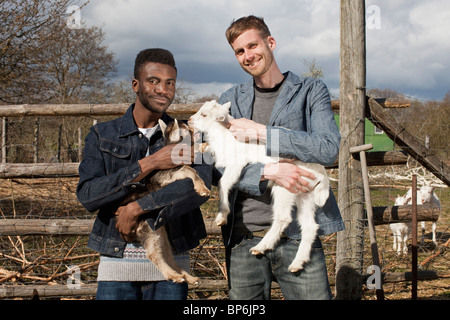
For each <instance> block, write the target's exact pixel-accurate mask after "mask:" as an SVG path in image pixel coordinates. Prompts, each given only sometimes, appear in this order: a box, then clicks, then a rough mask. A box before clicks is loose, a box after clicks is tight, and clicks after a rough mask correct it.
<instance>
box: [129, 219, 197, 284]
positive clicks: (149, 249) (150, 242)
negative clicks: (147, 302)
mask: <svg viewBox="0 0 450 320" xmlns="http://www.w3.org/2000/svg"><path fill="white" fill-rule="evenodd" d="M137 236H138V241H140V242H141V244H142V245H143V247H144V248H145V251H146V253H147V258H148V259H149V260H150V261H151V262H153V264H155V266H156V267H157V268H158V270H159V271H160V272H161V273H162V274H163V276H164V278H165V279H166V280H168V281H173V282H176V283H184V282H186V281H187V282H188V283H190V284H196V283H198V278H195V277H192V276H191V275H189V274H188V273H187V272H186V271H184V270H182V268H181V267H180V266H178V264H177V263H176V262H175V260H174V259H173V255H172V249H171V247H170V243H169V239H168V238H167V233H166V229H165V227H164V226H162V227H160V228H159V229H157V230H155V231H153V230H152V229H151V228H150V227H149V226H148V224H147V223H146V222H145V221H142V222H141V223H140V225H139V227H138V230H137Z"/></svg>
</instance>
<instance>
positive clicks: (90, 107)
mask: <svg viewBox="0 0 450 320" xmlns="http://www.w3.org/2000/svg"><path fill="white" fill-rule="evenodd" d="M367 99H370V97H367ZM375 101H376V102H377V103H378V104H379V105H381V106H383V107H384V108H408V107H409V106H410V103H409V101H399V100H395V99H375ZM129 106H130V104H129V103H116V104H20V105H2V106H1V107H0V117H26V116H29V117H31V116H110V115H117V116H118V115H122V114H124V113H125V111H126V110H127V109H128V107H129ZM201 106H202V103H187V104H181V103H180V104H172V105H171V106H170V107H169V109H168V110H167V113H168V114H169V115H176V116H179V117H183V116H187V115H192V114H194V113H195V112H197V110H198V109H199V108H200V107H201ZM331 108H332V109H333V110H334V111H337V110H339V100H332V101H331Z"/></svg>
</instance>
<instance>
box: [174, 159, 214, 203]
mask: <svg viewBox="0 0 450 320" xmlns="http://www.w3.org/2000/svg"><path fill="white" fill-rule="evenodd" d="M176 176H179V179H183V178H190V179H191V180H192V182H193V183H194V189H195V191H196V192H197V193H198V194H199V195H201V196H209V195H210V193H211V192H210V190H209V189H208V187H207V186H206V185H205V182H204V181H203V179H201V178H200V177H199V176H198V175H197V172H196V171H195V170H194V169H193V168H191V167H189V166H182V167H181V168H180V170H178V171H177V174H176ZM175 180H177V179H175Z"/></svg>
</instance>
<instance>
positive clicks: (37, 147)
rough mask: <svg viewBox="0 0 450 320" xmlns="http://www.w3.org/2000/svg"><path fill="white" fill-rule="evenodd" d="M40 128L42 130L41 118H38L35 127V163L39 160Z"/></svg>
mask: <svg viewBox="0 0 450 320" xmlns="http://www.w3.org/2000/svg"><path fill="white" fill-rule="evenodd" d="M39 130H40V122H39V118H37V120H36V126H35V128H34V143H33V144H34V161H33V162H34V163H38V162H39Z"/></svg>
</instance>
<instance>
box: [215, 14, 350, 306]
mask: <svg viewBox="0 0 450 320" xmlns="http://www.w3.org/2000/svg"><path fill="white" fill-rule="evenodd" d="M226 36H227V40H228V42H229V44H230V46H231V48H232V49H233V51H234V53H235V56H236V58H237V60H238V62H239V64H240V66H241V67H242V68H243V69H244V71H246V72H247V73H249V74H250V75H252V77H253V78H252V80H251V81H249V82H247V83H244V84H241V85H237V86H235V87H233V88H231V89H229V90H228V91H226V92H225V93H223V94H222V96H221V97H220V103H222V104H223V103H226V102H228V101H231V109H230V113H231V115H232V116H233V117H234V118H235V120H233V121H232V122H231V125H230V130H231V131H232V132H233V133H234V135H235V137H236V138H237V139H247V140H254V141H255V140H257V141H258V143H265V144H266V149H267V154H268V155H274V156H280V157H283V158H287V159H292V158H295V159H299V160H301V161H303V162H314V163H320V164H322V165H324V166H327V165H331V164H333V163H334V161H335V158H336V156H337V154H338V149H339V143H340V134H339V131H338V128H337V125H336V123H335V121H334V115H333V112H332V110H331V103H330V97H329V92H328V89H327V88H326V86H325V85H324V84H323V83H322V82H321V81H319V80H315V79H311V78H306V79H300V78H299V77H298V76H296V75H295V74H293V73H292V72H286V73H284V74H283V73H281V72H280V70H279V68H278V66H277V64H276V61H275V59H274V55H273V51H274V50H275V47H276V42H275V39H274V38H273V37H272V36H271V35H270V32H269V29H268V28H267V25H266V24H265V22H264V20H263V19H262V18H257V17H254V16H249V17H243V18H241V19H238V20H236V21H234V22H233V23H232V24H231V25H230V27H229V28H228V29H227V32H226ZM218 169H219V170H220V169H221V168H218ZM302 177H311V176H310V173H308V172H305V171H302V170H301V169H299V168H297V167H296V166H294V165H293V164H291V163H290V162H289V161H288V160H287V161H283V162H280V163H278V164H275V165H273V164H271V165H265V166H264V165H262V164H250V165H248V166H247V167H246V168H245V169H244V172H243V174H242V175H241V179H240V181H239V183H238V184H237V186H236V188H235V189H234V190H233V191H232V192H230V197H229V200H230V203H231V208H232V212H231V214H230V215H229V219H228V223H227V225H226V226H225V227H223V229H222V231H223V236H224V241H225V245H226V247H227V249H226V252H227V268H228V279H229V289H230V299H269V298H270V286H271V282H272V280H276V281H278V283H279V285H280V288H281V290H282V293H283V296H284V298H285V299H330V298H331V291H330V288H329V283H328V277H327V270H326V265H325V258H324V254H323V250H322V245H321V241H320V239H319V238H317V240H316V242H315V244H314V248H313V251H312V253H311V261H310V262H309V263H308V264H307V265H306V266H305V267H304V269H303V270H301V271H299V272H297V273H291V272H290V271H288V266H289V264H290V263H291V262H292V260H293V259H294V257H295V254H296V252H297V249H298V244H299V241H301V231H300V229H299V226H298V224H297V222H296V221H295V220H294V221H293V222H292V223H291V224H290V225H289V226H288V227H287V229H286V230H285V231H284V236H283V238H282V239H281V240H280V242H279V244H278V245H277V247H276V248H275V249H274V250H271V251H268V252H266V253H265V255H263V256H254V255H252V254H251V253H250V252H249V249H250V248H252V247H253V246H255V245H256V244H257V243H258V242H259V241H260V240H261V238H262V237H263V236H264V234H265V232H266V231H267V230H268V228H269V227H270V225H271V209H272V208H271V197H270V190H267V189H268V188H267V183H268V180H272V181H274V182H275V183H277V184H279V185H281V186H283V187H285V188H286V189H288V190H289V191H291V192H294V193H297V192H308V183H307V181H306V180H305V179H303V178H302ZM294 210H295V209H294ZM316 221H317V222H318V223H319V225H320V229H319V235H325V234H330V233H334V232H337V231H340V230H343V228H344V224H343V221H342V218H341V215H340V212H339V209H338V207H337V203H336V200H335V198H334V196H333V193H332V192H331V190H330V197H329V199H328V201H327V202H326V204H325V205H324V206H323V207H322V208H318V209H317V211H316Z"/></svg>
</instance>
